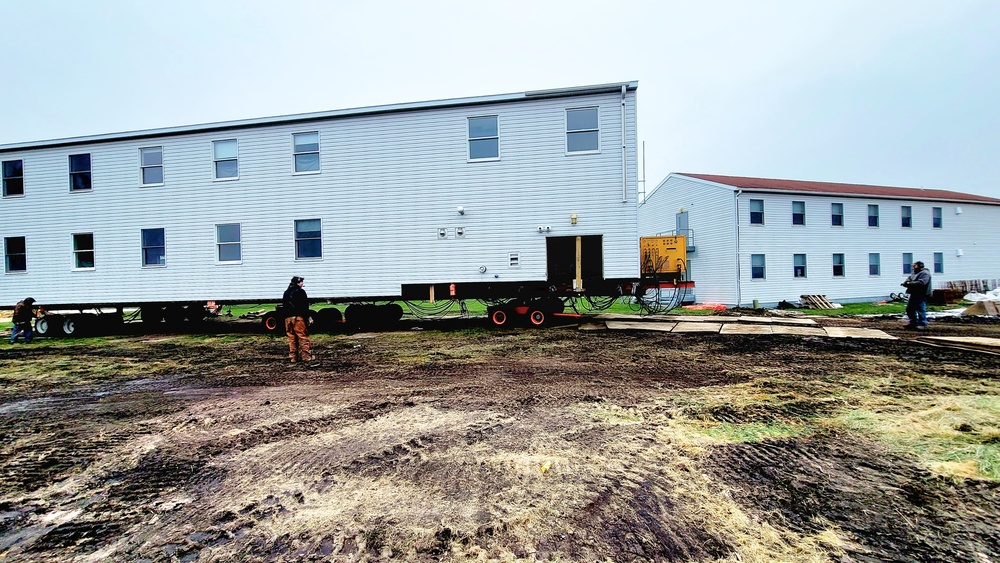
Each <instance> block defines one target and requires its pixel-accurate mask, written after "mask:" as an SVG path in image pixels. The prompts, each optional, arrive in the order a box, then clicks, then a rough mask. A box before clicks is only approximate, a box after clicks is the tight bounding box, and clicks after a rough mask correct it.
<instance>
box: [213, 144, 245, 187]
mask: <svg viewBox="0 0 1000 563" xmlns="http://www.w3.org/2000/svg"><path fill="white" fill-rule="evenodd" d="M212 151H213V153H212V154H213V156H214V158H215V179H216V180H235V179H237V178H239V177H240V161H239V158H238V156H237V155H238V154H239V146H238V145H237V143H236V139H230V140H228V141H212Z"/></svg>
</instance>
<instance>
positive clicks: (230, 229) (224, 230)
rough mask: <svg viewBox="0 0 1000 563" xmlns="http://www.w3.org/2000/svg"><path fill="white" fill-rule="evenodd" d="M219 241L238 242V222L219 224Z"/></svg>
mask: <svg viewBox="0 0 1000 563" xmlns="http://www.w3.org/2000/svg"><path fill="white" fill-rule="evenodd" d="M217 230H218V237H219V242H220V243H222V242H240V226H239V224H236V223H233V224H230V225H219V226H218V228H217Z"/></svg>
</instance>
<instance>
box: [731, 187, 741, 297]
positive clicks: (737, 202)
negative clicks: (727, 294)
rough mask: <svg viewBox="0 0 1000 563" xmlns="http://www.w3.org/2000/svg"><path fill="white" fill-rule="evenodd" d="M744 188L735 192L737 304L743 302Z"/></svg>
mask: <svg viewBox="0 0 1000 563" xmlns="http://www.w3.org/2000/svg"><path fill="white" fill-rule="evenodd" d="M742 193H743V190H736V191H735V192H733V195H734V197H733V212H735V213H736V306H737V307H740V306H741V305H742V304H743V295H742V291H741V289H742V287H743V279H742V278H741V277H740V194H742Z"/></svg>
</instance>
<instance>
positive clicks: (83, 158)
mask: <svg viewBox="0 0 1000 563" xmlns="http://www.w3.org/2000/svg"><path fill="white" fill-rule="evenodd" d="M69 171H70V172H90V155H89V154H71V155H70V156H69Z"/></svg>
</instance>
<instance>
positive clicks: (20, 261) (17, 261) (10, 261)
mask: <svg viewBox="0 0 1000 563" xmlns="http://www.w3.org/2000/svg"><path fill="white" fill-rule="evenodd" d="M27 269H28V257H27V256H25V255H24V254H18V255H15V256H8V257H7V271H8V272H24V271H27Z"/></svg>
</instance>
